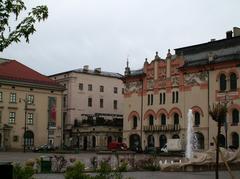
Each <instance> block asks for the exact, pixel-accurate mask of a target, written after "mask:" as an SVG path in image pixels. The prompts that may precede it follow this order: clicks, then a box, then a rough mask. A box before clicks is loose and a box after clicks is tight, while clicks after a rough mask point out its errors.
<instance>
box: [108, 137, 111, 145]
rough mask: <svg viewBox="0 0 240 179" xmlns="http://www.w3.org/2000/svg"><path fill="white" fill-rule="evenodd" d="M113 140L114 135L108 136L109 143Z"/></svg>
mask: <svg viewBox="0 0 240 179" xmlns="http://www.w3.org/2000/svg"><path fill="white" fill-rule="evenodd" d="M111 142H112V136H108V139H107V145H108V144H110V143H111Z"/></svg>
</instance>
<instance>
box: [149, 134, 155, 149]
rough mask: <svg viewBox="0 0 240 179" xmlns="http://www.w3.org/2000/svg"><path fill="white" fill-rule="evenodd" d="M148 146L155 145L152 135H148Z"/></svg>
mask: <svg viewBox="0 0 240 179" xmlns="http://www.w3.org/2000/svg"><path fill="white" fill-rule="evenodd" d="M148 147H155V141H154V136H153V135H149V136H148Z"/></svg>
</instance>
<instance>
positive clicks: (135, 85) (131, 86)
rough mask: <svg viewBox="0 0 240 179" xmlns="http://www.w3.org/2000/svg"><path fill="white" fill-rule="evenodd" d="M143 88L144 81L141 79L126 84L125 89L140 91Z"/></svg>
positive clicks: (127, 90)
mask: <svg viewBox="0 0 240 179" xmlns="http://www.w3.org/2000/svg"><path fill="white" fill-rule="evenodd" d="M141 89H142V83H141V82H140V81H134V82H129V83H126V84H125V91H126V92H127V93H129V92H139V91H140V90H141Z"/></svg>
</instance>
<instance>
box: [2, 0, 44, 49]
mask: <svg viewBox="0 0 240 179" xmlns="http://www.w3.org/2000/svg"><path fill="white" fill-rule="evenodd" d="M26 9H27V8H26V6H25V3H24V2H23V1H22V0H0V52H2V51H3V50H4V49H5V48H7V47H8V46H9V45H10V44H11V43H13V42H16V43H18V42H20V39H21V38H22V37H23V38H24V39H25V40H26V42H29V36H30V35H31V34H33V33H34V32H35V31H36V29H35V23H36V22H40V21H42V20H45V19H47V17H48V8H47V6H44V5H41V6H37V7H34V8H32V10H31V11H30V12H29V13H28V14H27V16H26V17H24V18H23V19H21V20H19V15H20V13H21V12H23V11H26ZM12 17H14V19H15V21H16V22H17V25H16V26H15V27H12V26H13V25H11V20H12ZM18 21H19V22H18Z"/></svg>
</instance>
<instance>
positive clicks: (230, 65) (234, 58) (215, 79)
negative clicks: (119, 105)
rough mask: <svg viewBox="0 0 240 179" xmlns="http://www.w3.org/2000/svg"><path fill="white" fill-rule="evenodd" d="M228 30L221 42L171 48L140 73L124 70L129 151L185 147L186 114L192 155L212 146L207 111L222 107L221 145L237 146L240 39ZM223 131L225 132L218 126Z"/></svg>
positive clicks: (212, 132) (214, 130)
mask: <svg viewBox="0 0 240 179" xmlns="http://www.w3.org/2000/svg"><path fill="white" fill-rule="evenodd" d="M238 32H239V29H238V28H234V32H233V35H232V31H231V32H227V38H226V39H222V40H212V41H210V42H207V43H203V44H198V45H193V46H188V47H183V48H178V49H175V55H171V53H170V51H169V52H168V54H167V57H166V58H165V59H161V58H160V57H159V56H158V53H156V56H155V58H154V59H153V60H152V61H151V62H150V63H148V60H147V59H146V61H145V63H144V66H143V68H142V69H140V70H135V71H134V70H133V71H131V70H130V68H129V66H128V65H127V67H126V69H125V77H124V82H125V94H124V130H123V139H124V141H125V142H126V143H127V144H128V145H129V147H130V148H132V149H133V150H136V149H137V148H140V147H142V148H143V149H144V148H145V147H158V148H162V147H163V146H164V145H165V143H166V142H167V140H168V139H170V138H180V139H181V141H182V145H183V146H185V144H186V128H187V113H188V111H189V109H192V111H193V116H194V119H193V123H194V126H193V128H194V138H195V139H196V141H198V142H197V145H195V149H196V150H206V149H208V148H211V147H213V146H214V142H213V139H212V138H213V137H214V136H216V134H217V124H216V123H215V122H214V121H213V120H212V119H211V117H210V116H209V114H208V111H209V106H212V104H214V103H219V102H220V103H225V104H226V105H227V108H228V114H227V116H226V118H225V119H226V120H225V121H223V122H222V123H223V127H222V132H221V136H220V144H221V146H223V147H225V146H228V147H229V146H233V147H235V148H238V147H239V134H240V127H239V111H240V100H239V97H240V84H239V74H240V36H238V34H239V33H238ZM224 126H225V127H224Z"/></svg>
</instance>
